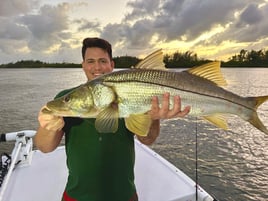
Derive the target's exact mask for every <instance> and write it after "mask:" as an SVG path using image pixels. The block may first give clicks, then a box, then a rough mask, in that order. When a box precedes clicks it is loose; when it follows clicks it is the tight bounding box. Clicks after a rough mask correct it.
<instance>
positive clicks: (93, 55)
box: [82, 47, 114, 80]
mask: <svg viewBox="0 0 268 201" xmlns="http://www.w3.org/2000/svg"><path fill="white" fill-rule="evenodd" d="M82 67H83V70H84V72H85V74H86V76H87V79H88V80H92V79H94V78H96V77H98V76H100V75H103V74H105V73H110V72H112V71H113V69H114V62H113V61H112V60H111V59H110V57H109V54H108V53H107V52H106V51H104V50H103V49H101V48H98V47H91V48H87V49H86V52H85V60H84V61H83V63H82Z"/></svg>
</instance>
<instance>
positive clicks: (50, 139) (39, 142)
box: [34, 126, 63, 153]
mask: <svg viewBox="0 0 268 201" xmlns="http://www.w3.org/2000/svg"><path fill="white" fill-rule="evenodd" d="M62 136H63V131H62V130H60V131H49V130H47V129H45V128H42V127H41V126H40V127H39V128H38V130H37V132H36V135H35V137H34V144H35V146H36V147H37V148H38V149H39V150H40V151H42V152H44V153H48V152H51V151H53V150H55V149H56V148H57V146H58V145H59V144H60V142H61V139H62Z"/></svg>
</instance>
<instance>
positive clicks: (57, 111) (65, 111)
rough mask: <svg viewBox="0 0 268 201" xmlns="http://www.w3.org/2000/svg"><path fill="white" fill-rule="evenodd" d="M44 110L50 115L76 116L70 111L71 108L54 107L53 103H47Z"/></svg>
mask: <svg viewBox="0 0 268 201" xmlns="http://www.w3.org/2000/svg"><path fill="white" fill-rule="evenodd" d="M42 112H43V113H45V114H50V115H55V116H62V117H64V116H74V115H73V114H72V113H70V110H68V109H67V108H66V109H64V108H60V109H58V108H57V107H53V105H49V104H47V105H46V106H45V107H44V108H43V109H42Z"/></svg>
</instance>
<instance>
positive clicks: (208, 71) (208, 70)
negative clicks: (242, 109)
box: [187, 61, 227, 86]
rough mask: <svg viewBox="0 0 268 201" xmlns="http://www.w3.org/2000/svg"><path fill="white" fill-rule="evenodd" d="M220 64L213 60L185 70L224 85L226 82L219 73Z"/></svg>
mask: <svg viewBox="0 0 268 201" xmlns="http://www.w3.org/2000/svg"><path fill="white" fill-rule="evenodd" d="M220 64H221V62H219V61H214V62H210V63H207V64H204V65H201V66H197V67H193V68H190V69H189V70H187V72H188V73H191V74H193V75H196V76H199V77H202V78H205V79H207V80H210V81H212V82H214V83H215V84H216V85H218V86H226V85H227V82H226V80H225V79H224V77H223V75H222V73H221V68H220Z"/></svg>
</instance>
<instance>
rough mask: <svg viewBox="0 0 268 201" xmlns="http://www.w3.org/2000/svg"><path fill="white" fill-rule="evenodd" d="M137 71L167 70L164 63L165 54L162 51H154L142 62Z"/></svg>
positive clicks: (137, 66)
mask: <svg viewBox="0 0 268 201" xmlns="http://www.w3.org/2000/svg"><path fill="white" fill-rule="evenodd" d="M134 68H136V69H160V70H166V68H165V64H164V62H163V52H162V50H161V49H159V50H156V51H154V52H153V53H151V54H150V55H148V56H147V57H145V58H144V59H143V60H142V61H140V62H139V63H138V64H137V65H136V66H134Z"/></svg>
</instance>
